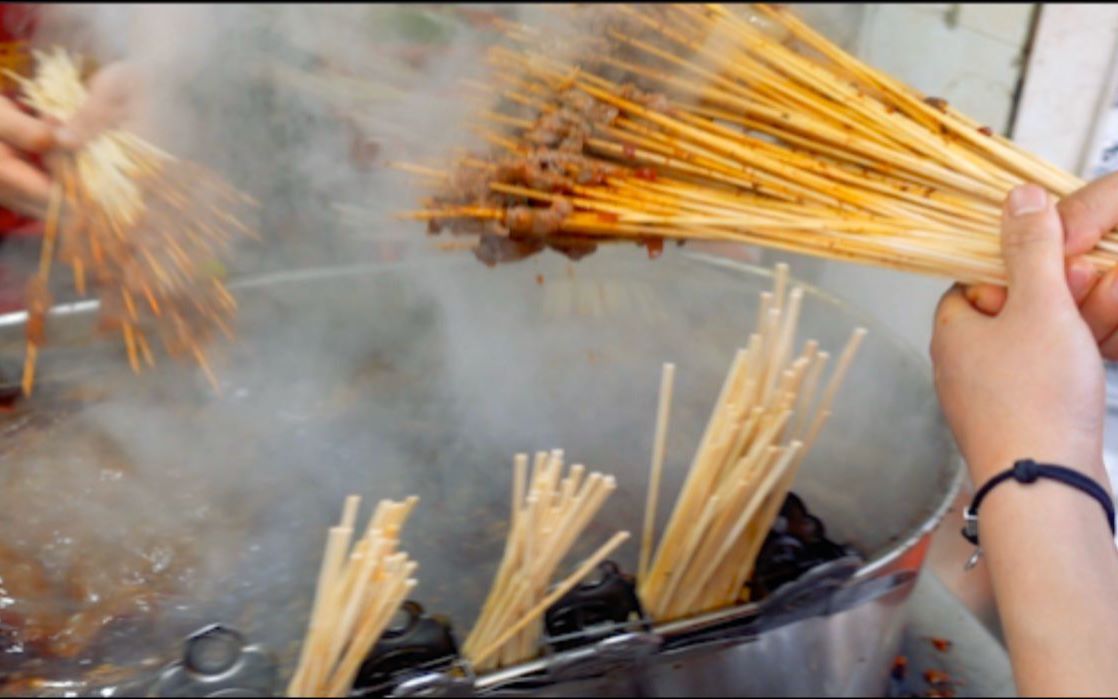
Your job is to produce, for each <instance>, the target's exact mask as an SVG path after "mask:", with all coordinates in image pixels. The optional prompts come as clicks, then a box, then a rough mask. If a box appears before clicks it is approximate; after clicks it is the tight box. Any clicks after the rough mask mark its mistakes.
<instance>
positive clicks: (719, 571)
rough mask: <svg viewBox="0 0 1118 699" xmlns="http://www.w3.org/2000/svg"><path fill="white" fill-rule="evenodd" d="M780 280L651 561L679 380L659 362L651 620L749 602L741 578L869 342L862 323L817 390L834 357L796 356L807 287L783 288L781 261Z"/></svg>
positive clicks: (651, 499) (815, 346)
mask: <svg viewBox="0 0 1118 699" xmlns="http://www.w3.org/2000/svg"><path fill="white" fill-rule="evenodd" d="M774 276H775V286H774V289H773V291H772V292H765V293H763V294H762V296H761V305H760V309H759V313H758V319H757V325H758V329H757V331H756V332H754V333H753V335H752V336H751V337H750V339H749V344H748V347H746V348H742V349H739V350H738V352H737V354H736V356H735V357H734V362H733V364H732V366H731V368H730V371H729V373H728V374H727V375H726V379H725V382H724V383H723V386H722V392H721V394H720V395H719V397H718V400H717V401H716V402H715V406H714V410H713V412H712V414H711V417H710V420H709V422H708V423H707V426H706V430H705V432H704V434H703V437H702V439H701V441H700V443H699V448H698V450H697V451H696V453H695V457H694V460H693V461H692V463H691V467H690V470H689V471H688V474H687V479H686V481H685V482H684V485H683V489H682V490H681V492H680V494H679V496H678V498H677V499H676V503H675V509H674V510H673V512H672V515H671V518H670V520H669V521H668V525H667V528H666V530H665V531H664V533H663V535H662V537H661V539H660V543H659V546H658V548H657V549H656V555H655V557H654V558H651V560H650V559H649V552H650V551H651V548H652V523H653V521H654V518H655V509H656V500H657V491H658V489H659V482H660V472H661V470H662V468H663V452H664V442H665V440H666V435H667V423H668V419H667V416H668V405H669V403H670V401H671V386H672V377H673V376H674V367H673V366H672V365H670V364H667V365H665V366H664V371H663V376H662V379H661V390H660V406H659V410H658V413H657V423H656V436H655V439H654V443H653V459H652V475H651V477H650V478H649V496H648V505H647V510H646V513H645V529H644V541H643V542H642V547H641V551H642V553H641V564H640V570H639V579H640V585H639V588H638V593H639V595H640V598H641V602H642V604H643V605H644V608H645V611H646V613H648V614H649V615H650V616H651V617H652V618H653V619H655V620H657V621H668V620H674V619H680V618H684V617H688V616H692V615H695V614H699V613H702V612H707V611H712V610H715V609H719V608H722V607H726V606H730V605H733V604H736V603H738V602H739V601H743V599H744V598H745V597H746V596H747V594H748V593H747V591H746V589H745V583H746V581H747V580H748V579H749V577H750V575H751V574H752V572H753V567H754V564H755V562H756V560H757V556H758V554H759V553H760V551H761V547H762V545H763V544H764V540H765V536H766V535H767V534H768V532H769V530H770V529H771V528H772V524H773V521H774V520H775V519H776V517H777V515H778V514H779V512H780V507H781V505H782V504H783V503H784V500H785V497H786V496H787V494H788V491H789V490H790V489H791V487H792V484H793V482H794V481H795V477H796V472H797V470H798V468H799V466H800V464H801V463H803V460H804V458H805V457H806V456H807V454H808V453H809V452H810V450H811V448H812V446H813V445H814V444H815V442H816V439H817V438H818V436H819V433H820V431H821V430H822V429H823V426H824V424H826V422H827V419H828V417H830V415H831V409H832V405H833V403H834V400H835V396H836V395H837V393H838V390H839V388H840V387H841V385H842V382H843V379H844V378H845V376H846V373H847V370H848V369H849V367H850V364H851V362H852V361H853V360H854V356H855V354H856V352H857V350H858V347H859V346H860V344H861V342H862V339H863V338H864V337H865V334H866V330H865V329H864V328H857V329H856V330H854V332H853V334H852V335H851V336H850V339H849V341H848V342H847V344H846V347H845V348H844V349H843V351H842V354H841V355H839V358H838V361H837V363H836V366H835V369H834V371H833V372H832V373H831V376H830V378H829V379H828V380H827V382H826V384H825V385H823V388H822V392H821V394H820V393H819V388H820V385H821V383H820V382H821V380H822V378H823V374H824V369H825V367H826V365H827V363H828V360H829V358H830V357H829V354H828V353H827V352H826V351H822V350H820V348H819V343H818V342H816V341H815V340H808V341H807V342H805V343H804V345H803V349H802V351H801V352H800V354H799V355H796V356H794V355H793V347H794V343H795V339H796V327H797V324H798V322H799V317H800V308H801V304H802V302H803V289H802V288H800V287H795V288H793V289H792V290H791V291H790V292H787V291H786V289H787V286H788V268H787V266H786V265H779V266H778V267H777V269H776V274H775V275H774Z"/></svg>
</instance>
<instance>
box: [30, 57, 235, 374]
mask: <svg viewBox="0 0 1118 699" xmlns="http://www.w3.org/2000/svg"><path fill="white" fill-rule="evenodd" d="M35 58H36V62H37V68H36V73H35V75H34V76H33V77H32V78H30V79H27V78H22V77H19V76H14V75H13V78H15V79H16V80H18V81H19V83H20V85H21V88H22V93H23V94H22V99H23V101H24V102H25V103H26V104H27V105H28V106H30V107H31V108H33V109H34V110H35V111H36V112H38V113H39V114H42V115H44V116H49V117H52V118H54V119H57V120H59V121H62V122H65V121H67V120H68V119H70V118H71V117H72V116H74V114H75V113H77V111H78V110H79V109H80V108H81V106H82V105H83V104H84V103H85V101H86V99H87V97H88V94H87V92H86V88H85V86H84V85H83V82H82V76H81V72H80V66H79V64H78V63H77V62H76V61H75V60H74V59H73V58H71V57H70V56H69V55H68V54H67V53H66V52H65V51H63V50H61V49H56V50H55V51H54V52H51V53H37V54H36V55H35ZM48 165H49V166H50V169H51V171H52V174H53V175H54V177H55V185H54V187H53V189H52V192H51V195H50V201H49V204H48V210H47V218H46V225H45V230H44V239H43V248H42V255H41V258H40V265H39V271H38V274H37V275H36V276H35V277H34V278H33V279H32V280H31V282H30V284H29V288H28V322H27V358H26V362H25V365H24V375H23V389H24V392H25V393H27V394H30V392H31V389H32V385H33V381H34V375H35V366H36V360H37V357H38V352H39V349H40V348H41V347H42V346H43V344H44V343H45V342H46V332H45V319H46V314H47V311H48V310H49V309H50V306H51V303H52V301H51V293H50V289H49V281H50V269H51V264H52V262H53V261H54V259H55V257H56V255H57V257H58V258H59V259H61V260H62V261H63V262H64V263H66V264H67V265H69V266H70V268H71V270H72V272H73V276H74V286H75V288H76V290H77V292H78V293H79V294H83V295H84V294H85V293H86V289H87V287H92V288H93V290H94V291H95V292H96V293H97V295H98V297H99V301H100V311H101V320H102V325H103V326H105V327H106V329H111V330H116V331H118V332H120V333H121V337H122V339H123V341H124V346H125V349H126V350H127V354H128V361H129V364H130V365H131V367H132V369H133V371H135V372H137V373H139V372H140V370H141V366H142V364H147V365H148V366H153V365H154V363H155V357H154V354H153V352H152V342H151V340H150V339H149V334H157V335H158V336H159V338H160V340H161V341H162V344H163V346H164V348H165V349H166V350H167V352H168V354H170V355H171V356H183V357H189V358H192V359H193V360H194V361H196V362H197V363H198V365H199V366H200V367H201V368H202V370H203V372H204V373H205V375H206V378H207V379H208V380H209V381H210V383H211V384H212V385H213V386H214V388H215V389H216V388H217V387H218V381H217V377H216V376H215V375H214V373H213V371H212V369H211V368H210V362H209V361H208V358H207V356H206V351H205V343H206V342H207V341H208V340H209V338H210V337H211V336H212V335H213V334H214V333H215V332H221V333H223V334H224V335H226V336H227V337H229V338H232V337H233V329H232V325H231V324H232V319H233V316H234V314H235V312H236V308H237V304H236V301H235V300H234V299H233V297H232V295H230V293H229V292H228V291H227V290H226V288H225V286H224V285H223V284H222V281H221V274H222V273H221V261H222V260H223V259H224V258H225V257H226V256H227V255H228V254H229V252H230V251H231V246H232V244H233V241H234V240H235V238H236V237H237V236H240V235H248V236H255V234H254V233H253V232H252V231H251V230H250V229H249V228H248V227H246V226H245V225H244V224H243V223H241V221H239V220H238V219H237V218H236V217H235V216H234V215H233V214H232V213H230V211H231V210H233V209H236V208H238V207H241V206H245V205H251V204H252V201H251V200H250V199H249V198H248V197H246V196H244V195H242V194H240V193H238V192H236V191H234V190H232V189H231V188H230V187H229V186H228V185H226V184H225V183H224V182H222V181H221V180H220V179H219V178H218V177H217V176H216V175H214V174H212V173H210V172H208V171H206V170H205V169H203V168H201V167H199V166H197V165H194V164H192V163H188V162H185V161H182V160H179V159H177V158H174V157H172V156H171V155H168V154H167V153H164V152H163V151H161V150H159V149H158V148H156V147H155V146H153V145H152V144H150V143H148V142H147V141H145V140H143V139H141V138H139V137H138V136H136V135H135V134H132V133H130V132H127V131H124V130H120V129H111V130H108V131H106V132H104V133H102V134H100V135H98V136H96V137H95V138H93V140H91V141H90V142H89V143H88V144H86V145H85V146H83V147H82V148H81V149H80V150H78V151H77V152H74V153H64V154H57V153H56V154H52V155H51V159H50V160H49V161H48Z"/></svg>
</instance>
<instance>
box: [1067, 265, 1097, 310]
mask: <svg viewBox="0 0 1118 699" xmlns="http://www.w3.org/2000/svg"><path fill="white" fill-rule="evenodd" d="M1101 276H1102V275H1101V274H1099V270H1098V269H1097V268H1096V267H1095V266H1094V265H1093V264H1091V262H1090V261H1089V260H1087V259H1086V258H1083V257H1075V258H1072V259H1070V260H1068V262H1067V277H1068V290H1069V291H1071V297H1072V298H1073V299H1075V305H1077V306H1081V305H1083V301H1084V300H1086V298H1087V295H1088V294H1090V293H1091V290H1092V289H1094V288H1095V285H1096V284H1098V283H1099V279H1100V277H1101Z"/></svg>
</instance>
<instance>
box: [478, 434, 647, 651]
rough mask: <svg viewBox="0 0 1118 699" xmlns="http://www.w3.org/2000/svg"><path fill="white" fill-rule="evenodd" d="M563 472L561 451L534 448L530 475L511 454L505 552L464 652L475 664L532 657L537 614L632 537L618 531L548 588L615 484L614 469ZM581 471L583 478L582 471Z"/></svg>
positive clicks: (524, 459)
mask: <svg viewBox="0 0 1118 699" xmlns="http://www.w3.org/2000/svg"><path fill="white" fill-rule="evenodd" d="M562 475H563V452H562V451H560V450H555V451H552V452H551V453H550V454H548V453H546V452H539V453H537V454H536V456H535V461H534V462H533V465H532V473H531V474H530V475H529V474H528V456H527V454H517V455H516V458H515V459H514V460H513V488H512V512H511V517H512V518H511V522H510V525H509V533H508V536H507V538H506V540H505V553H504V557H503V558H502V559H501V564H500V567H499V568H498V570H497V574H496V576H495V577H494V580H493V584H492V585H491V586H490V588H489V596H488V597H487V599H486V601H485V605H484V607H483V608H482V611H481V614H480V615H479V616H478V620H477V622H476V623H475V624H474V627H473V629H472V630H471V631H470V634H469V636H468V637H467V638H466V642H465V643H464V644H463V646H462V655H463V657H465V658H466V659H467V660H469V661H470V662H471V663H472V665H473V667H474V669H475V670H477V671H485V670H493V669H496V668H498V667H502V666H506V665H511V664H514V663H518V662H522V661H525V660H529V659H531V658H533V657H535V655H536V653H537V652H538V650H539V643H540V638H541V634H542V620H541V618H542V616H543V615H544V613H545V612H546V611H547V609H548V607H550V606H551V605H553V604H555V603H556V602H557V601H558V600H559V599H561V598H562V596H563V595H565V594H567V593H568V592H570V590H571V589H573V588H574V587H575V586H576V585H578V584H579V583H580V582H581V581H582V580H583V579H584V578H585V577H586V576H587V575H588V574H589V573H590V572H591V571H592V570H593V569H594V568H595V567H596V566H597V565H598V564H599V563H601V562H602V561H603V560H605V558H606V557H607V556H609V555H610V554H611V553H612V552H613V551H615V550H616V549H617V547H618V546H620V545H621V544H622V543H624V542H625V541H626V540H627V539H628V538H629V533H628V532H618V533H617V534H615V535H614V536H613V537H611V538H610V539H609V541H607V542H606V543H605V544H603V545H602V546H601V547H600V548H599V549H598V550H597V551H595V552H594V553H593V554H591V555H590V556H589V557H588V558H587V559H586V560H585V561H584V562H583V563H582V564H581V565H579V566H578V568H577V569H576V570H575V571H574V572H573V573H571V574H570V575H569V576H568V577H567V578H565V579H564V580H563V581H562V582H560V583H559V584H558V585H557V586H555V588H554V589H553V590H552V591H551V592H548V585H549V583H550V582H551V579H552V577H553V576H554V574H555V571H556V569H557V568H558V567H559V564H560V563H562V562H563V559H564V558H565V557H566V556H567V553H568V552H569V551H570V549H571V547H572V546H573V545H574V543H575V542H576V541H577V540H578V537H579V536H580V535H581V534H582V532H583V531H584V530H585V528H586V526H587V525H588V524H589V523H590V521H591V520H592V519H593V518H594V515H595V514H596V513H597V512H598V510H599V509H600V508H601V506H602V504H603V503H604V502H605V501H606V498H608V497H609V494H610V493H611V492H613V490H614V489H615V488H616V487H617V484H616V482H615V481H614V479H613V477H612V476H603V475H602V474H601V473H597V472H591V473H589V474H585V468H584V467H583V466H581V465H579V464H575V465H574V466H572V467H571V468H570V471H569V472H568V474H567V476H566V477H565V478H562V480H560V478H561V476H562ZM584 475H585V477H584Z"/></svg>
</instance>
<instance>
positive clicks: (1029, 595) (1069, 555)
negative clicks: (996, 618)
mask: <svg viewBox="0 0 1118 699" xmlns="http://www.w3.org/2000/svg"><path fill="white" fill-rule="evenodd" d="M1091 475H1093V476H1095V477H1096V478H1097V477H1098V475H1097V474H1095V473H1092V474H1091ZM980 537H981V541H982V548H983V550H984V555H985V558H986V561H987V563H988V565H989V568H990V574H991V579H992V582H993V585H994V592H995V596H996V598H997V603H998V610H999V613H1000V616H1001V618H1002V624H1003V628H1004V629H1005V636H1006V642H1007V645H1008V646H1009V652H1010V655H1011V657H1012V660H1013V667H1014V672H1015V674H1016V678H1017V684H1018V689H1019V690H1020V692H1021V693H1022V694H1023V695H1048V696H1053V695H1060V694H1065V695H1066V694H1078V695H1111V696H1113V695H1114V694H1116V693H1118V662H1115V652H1116V650H1115V649H1118V552H1116V550H1115V546H1114V539H1113V538H1112V536H1111V534H1110V530H1109V528H1108V527H1107V524H1106V518H1105V516H1104V513H1103V510H1102V508H1101V507H1099V505H1098V504H1097V503H1096V502H1095V501H1094V500H1092V499H1091V498H1090V497H1088V496H1086V495H1085V494H1083V493H1082V492H1080V491H1078V490H1076V489H1074V488H1070V487H1068V486H1066V485H1064V484H1062V483H1056V482H1050V481H1043V480H1041V481H1038V482H1036V483H1032V484H1030V485H1021V484H1018V483H1014V482H1008V483H1005V484H1002V485H1000V486H998V487H997V488H995V489H994V490H993V491H992V492H991V493H990V495H989V497H988V498H987V499H986V501H985V502H984V503H983V505H982V509H981V514H980Z"/></svg>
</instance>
